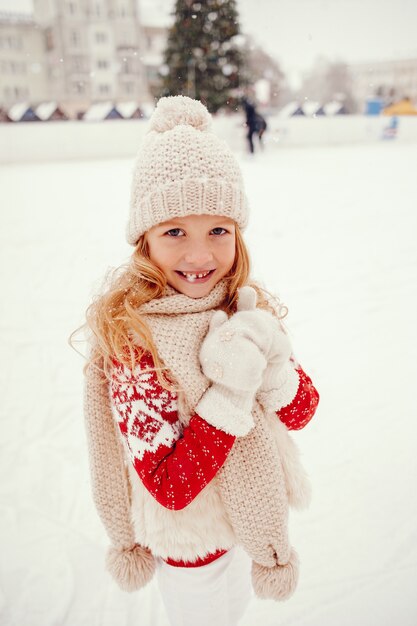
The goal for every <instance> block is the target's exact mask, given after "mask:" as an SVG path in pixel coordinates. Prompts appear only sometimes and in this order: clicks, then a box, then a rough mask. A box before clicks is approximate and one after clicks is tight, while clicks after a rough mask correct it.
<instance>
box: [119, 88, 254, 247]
mask: <svg viewBox="0 0 417 626" xmlns="http://www.w3.org/2000/svg"><path fill="white" fill-rule="evenodd" d="M202 214H209V215H221V216H226V217H229V218H231V219H233V220H235V222H237V224H238V225H239V227H240V228H241V229H244V228H245V227H246V224H247V221H248V204H247V199H246V196H245V192H244V189H243V180H242V175H241V172H240V168H239V165H238V163H237V161H236V159H235V157H234V155H233V153H232V151H231V150H230V148H229V147H228V145H227V144H226V142H224V141H223V140H221V139H220V138H219V137H217V136H216V135H214V134H213V133H212V132H211V115H210V113H209V112H208V111H207V109H206V107H205V106H204V105H203V104H202V103H201V102H199V101H198V100H193V99H191V98H188V97H186V96H170V97H167V98H161V99H160V100H159V101H158V104H157V106H156V109H155V111H154V112H153V114H152V117H151V119H150V121H149V131H148V133H147V135H146V138H145V141H144V144H143V146H142V148H141V150H140V151H139V153H138V155H137V158H136V163H135V166H134V171H133V180H132V188H131V198H130V215H129V222H128V225H127V232H126V237H127V241H128V243H130V244H132V245H136V243H137V241H138V239H139V237H140V236H141V235H143V233H145V232H146V231H147V230H149V229H150V228H152V226H155V225H156V224H160V223H161V222H166V221H167V220H169V219H172V218H175V217H185V216H186V215H202Z"/></svg>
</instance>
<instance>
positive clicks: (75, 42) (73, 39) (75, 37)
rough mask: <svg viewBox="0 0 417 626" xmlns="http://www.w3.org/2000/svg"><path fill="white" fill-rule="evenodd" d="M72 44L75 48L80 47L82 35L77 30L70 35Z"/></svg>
mask: <svg viewBox="0 0 417 626" xmlns="http://www.w3.org/2000/svg"><path fill="white" fill-rule="evenodd" d="M70 42H71V44H72V45H73V46H79V45H80V42H81V38H80V33H79V32H78V31H76V30H72V31H71V33H70Z"/></svg>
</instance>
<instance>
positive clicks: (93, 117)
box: [83, 102, 114, 122]
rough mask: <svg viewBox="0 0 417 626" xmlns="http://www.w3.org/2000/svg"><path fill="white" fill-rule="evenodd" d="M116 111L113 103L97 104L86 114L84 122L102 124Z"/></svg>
mask: <svg viewBox="0 0 417 626" xmlns="http://www.w3.org/2000/svg"><path fill="white" fill-rule="evenodd" d="M112 109H114V104H113V103H112V102H97V103H96V104H92V105H91V107H90V108H89V109H87V111H86V112H85V113H84V117H83V120H86V121H87V122H101V120H104V119H105V118H106V117H107V115H108V114H109V113H110V111H111V110H112Z"/></svg>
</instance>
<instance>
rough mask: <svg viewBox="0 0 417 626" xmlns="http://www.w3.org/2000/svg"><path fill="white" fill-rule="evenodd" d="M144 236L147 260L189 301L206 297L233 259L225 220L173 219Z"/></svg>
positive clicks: (232, 242) (230, 223) (230, 234)
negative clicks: (147, 253) (147, 252)
mask: <svg viewBox="0 0 417 626" xmlns="http://www.w3.org/2000/svg"><path fill="white" fill-rule="evenodd" d="M145 237H146V241H147V242H148V248H149V256H150V259H151V261H152V262H153V263H154V264H155V265H156V266H157V267H159V269H160V270H161V271H162V272H163V273H164V274H165V276H166V279H167V282H168V284H169V285H171V287H174V289H176V290H177V291H179V292H180V293H183V294H185V295H186V296H189V297H190V298H202V297H203V296H206V295H207V294H209V293H210V291H211V290H212V289H213V287H214V286H215V285H216V283H218V282H219V280H221V279H222V278H223V277H224V276H226V274H227V273H228V272H229V270H230V269H231V267H232V265H233V262H234V259H235V249H236V248H235V245H236V244H235V225H234V222H233V220H231V219H230V218H228V217H218V216H215V215H187V216H186V217H176V218H174V219H172V220H169V221H168V222H163V223H162V224H158V225H157V226H154V227H153V228H151V229H150V230H149V231H148V232H147V233H146V235H145Z"/></svg>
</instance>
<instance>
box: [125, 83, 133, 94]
mask: <svg viewBox="0 0 417 626" xmlns="http://www.w3.org/2000/svg"><path fill="white" fill-rule="evenodd" d="M134 89H135V86H134V84H133V83H125V92H126V93H129V94H132V93H133V92H134Z"/></svg>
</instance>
